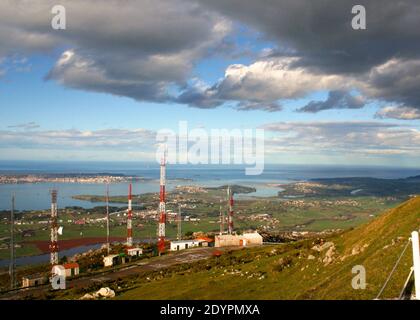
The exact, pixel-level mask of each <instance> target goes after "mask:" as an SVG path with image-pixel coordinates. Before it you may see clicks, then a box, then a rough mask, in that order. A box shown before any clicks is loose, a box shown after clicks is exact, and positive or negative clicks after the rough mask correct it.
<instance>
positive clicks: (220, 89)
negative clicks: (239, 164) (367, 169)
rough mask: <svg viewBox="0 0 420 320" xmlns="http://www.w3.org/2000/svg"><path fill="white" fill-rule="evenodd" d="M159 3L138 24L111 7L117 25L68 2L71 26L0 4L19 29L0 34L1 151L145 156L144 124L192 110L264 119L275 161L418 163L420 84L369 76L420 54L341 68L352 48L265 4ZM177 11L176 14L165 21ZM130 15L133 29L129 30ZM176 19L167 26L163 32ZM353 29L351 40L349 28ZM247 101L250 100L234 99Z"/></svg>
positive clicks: (6, 22)
mask: <svg viewBox="0 0 420 320" xmlns="http://www.w3.org/2000/svg"><path fill="white" fill-rule="evenodd" d="M129 2H130V1H129ZM140 2H141V1H140ZM158 2H161V3H160V5H161V6H164V7H158V5H156V6H157V7H156V8H167V10H166V9H165V10H157V9H156V8H154V5H153V2H149V1H144V3H143V7H142V8H143V9H144V8H146V7H144V6H148V7H147V10H143V11H148V10H149V11H150V12H155V13H156V15H161V16H162V17H161V18H162V19H167V21H169V22H168V23H167V24H168V25H167V26H166V25H163V26H159V25H158V24H156V23H155V21H153V19H149V18H148V17H146V16H145V17H143V18H144V19H143V20H142V21H141V22H139V23H138V25H137V24H136V23H134V22H132V21H131V23H128V22H127V19H126V18H128V17H130V16H131V15H132V14H133V13H132V11H134V12H135V10H134V9H136V8H137V6H138V4H136V2H130V5H131V6H132V9H133V10H130V7H128V8H127V10H125V9H122V10H121V12H118V13H117V14H116V15H115V16H114V17H112V18H111V20H112V21H111V22H110V23H109V25H115V27H114V29H115V30H119V32H118V33H116V35H114V34H113V30H114V29H111V28H108V26H107V25H106V22H103V23H104V25H103V26H101V22H99V25H98V26H94V27H93V28H91V29H87V30H86V31H83V28H79V26H80V25H81V26H83V23H86V24H89V23H90V22H88V21H91V20H92V17H97V15H100V14H103V13H104V12H108V11H107V10H109V12H112V10H113V8H112V5H104V6H103V7H102V8H101V9H100V10H98V11H97V12H94V11H92V10H91V11H86V10H85V9H84V8H86V6H87V4H84V3H83V2H82V1H73V2H66V1H65V6H67V7H68V9H69V10H68V12H73V15H68V17H67V20H68V28H67V29H66V30H63V31H57V30H52V29H49V28H48V23H49V19H50V14H49V12H48V10H47V9H48V8H49V6H48V1H47V4H45V2H41V1H40V2H35V3H36V4H35V5H34V8H35V9H34V11H35V12H38V13H39V12H43V11H42V10H44V9H45V10H46V11H45V12H44V13H43V14H44V15H45V19H44V20H45V23H46V24H47V25H46V26H43V25H42V22H40V21H44V20H43V19H41V18H40V17H38V20H37V19H35V18H34V17H33V16H25V14H28V15H29V14H30V10H28V12H26V13H25V14H23V13H21V12H20V13H19V12H17V10H18V8H17V7H13V5H10V4H6V5H5V4H2V8H0V9H2V10H1V11H2V12H3V14H4V16H3V19H1V18H2V17H1V16H0V21H2V22H1V23H0V27H3V28H4V29H5V30H6V28H8V29H7V30H9V29H10V30H13V32H15V33H14V34H16V35H17V36H16V37H17V38H19V37H20V36H21V37H22V39H24V40H22V41H21V42H19V43H17V42H14V41H12V40H11V39H10V38H8V37H7V35H6V36H5V35H2V34H0V41H1V42H0V43H3V45H2V46H4V47H2V48H0V118H1V119H2V121H1V123H0V150H1V151H0V160H1V159H7V160H13V159H16V160H31V159H32V160H63V159H74V160H104V161H105V160H139V161H140V160H149V159H150V158H151V157H153V156H152V155H153V152H154V149H153V144H154V143H153V134H154V133H155V132H156V131H158V130H160V129H163V128H171V129H173V130H177V128H178V123H179V121H188V125H189V127H190V128H194V127H203V128H205V129H207V130H210V129H217V128H226V129H235V128H239V129H247V128H252V129H256V128H263V129H264V130H265V132H266V139H267V141H266V159H267V162H270V163H308V164H311V163H337V164H379V165H381V164H385V165H394V166H399V165H403V166H417V163H419V162H418V161H419V160H420V146H419V144H420V122H419V121H420V120H419V119H420V113H419V108H418V106H417V105H416V101H417V100H416V99H417V97H416V96H413V93H412V91H408V90H406V89H405V88H403V87H398V86H397V85H396V86H395V87H396V89H395V90H397V89H398V90H400V91H401V92H391V91H392V90H390V91H386V89H385V88H382V87H381V84H382V83H383V82H381V81H378V79H376V78H375V77H378V76H384V77H385V76H388V75H389V74H393V72H397V71H398V70H396V69H398V68H402V67H404V66H405V65H407V66H408V68H407V69H408V70H411V69H412V70H413V71H414V70H416V68H417V66H418V65H420V64H417V60H415V59H414V60H413V59H412V58H410V59H411V60H410V59H408V58H407V59H403V58H399V59H401V60H398V61H397V62H398V63H392V62H393V61H395V59H396V58H395V55H393V54H392V53H390V54H389V57H386V58H385V59H384V58H383V57H381V59H380V60H379V59H378V61H376V62H375V61H374V60H375V59H374V58H375V57H374V56H373V58H371V60H372V61H373V62H372V63H371V64H369V65H366V66H365V67H364V69H363V70H359V69H357V70H356V69H354V70H351V69H350V70H348V68H349V67H348V66H347V65H346V63H347V62H346V61H347V60H343V61H342V62H340V61H337V59H336V57H333V58H332V59H331V63H330V61H329V60H327V61H326V62H324V61H319V62H318V60H319V57H318V55H317V56H315V55H314V54H315V53H314V52H315V50H313V48H311V47H309V48H308V47H305V45H306V44H305V45H302V44H301V43H300V42H299V41H300V39H299V38H298V36H300V35H298V34H296V33H291V34H288V32H289V31H290V30H288V29H284V30H283V31H282V30H281V28H282V26H281V25H280V26H276V28H273V27H272V26H271V25H270V23H274V22H271V21H270V17H267V14H265V16H262V17H261V19H260V20H258V19H259V16H258V11H256V15H255V17H253V18H252V19H250V18H249V15H248V14H247V11H246V10H247V9H249V10H250V11H252V9H253V8H252V5H251V4H249V2H246V3H244V5H243V8H241V10H239V11H238V12H237V13H235V14H232V13H231V11H230V9H229V8H228V7H226V8H225V7H224V6H223V5H222V4H219V3H218V2H217V1H216V2H215V3H217V4H215V5H214V7H212V6H207V5H203V4H202V3H201V1H183V0H177V1H175V2H173V3H170V2H168V1H165V0H161V1H158ZM191 2H192V3H193V4H191ZM228 2H229V1H228ZM174 3H176V4H177V5H178V7H176V8H175V7H173V6H175V4H174ZM232 3H235V1H232ZM285 3H286V2H285ZM284 5H286V4H284ZM190 6H192V7H190ZM247 6H248V7H249V8H247ZM179 8H184V9H185V10H183V11H182V13H181V11H179V12H178V11H177V10H179ZM302 8H303V7H302ZM70 9H71V10H70ZM101 10H103V12H101ZM156 10H157V11H156ZM174 10H175V11H176V12H178V13H177V14H178V15H184V17H183V18H182V17H181V18H182V19H180V20H179V21H178V20H176V19H174V20H172V19H171V18H172V15H173V14H174V13H173V11H174ZM190 10H191V12H194V14H193V13H190ZM194 10H195V11H194ZM197 10H198V11H197ZM242 11H243V12H242ZM138 12H139V14H141V13H140V11H138ZM197 12H198V14H197ZM7 14H9V15H10V16H13V14H15V15H16V16H15V17H16V19H11V18H8V16H6V15H7ZM291 14H293V12H292V13H291ZM309 14H310V13H309ZM314 14H317V13H316V11H314ZM194 15H196V16H198V17H199V18H200V19H198V20H197V17H196V16H194ZM41 16H43V15H41ZM264 17H265V18H264ZM24 19H25V20H24ZM139 19H140V18H139ZM296 19H298V18H296ZM299 19H300V18H299ZM23 21H25V23H24V22H23ZM72 21H73V23H72ZM180 21H181V22H180ZM182 21H183V22H182ZM275 23H278V22H277V21H276V22H275ZM296 23H298V21H297V22H296ZM125 24H126V25H125ZM72 25H73V27H72ZM184 25H191V27H190V28H188V29H187V30H185V29H184ZM133 28H134V31H136V32H137V34H136V33H133V34H131V30H133ZM178 28H179V29H180V30H181V31H180V32H175V33H174V34H175V35H176V36H172V38H174V37H176V39H172V38H170V37H168V38H166V36H165V35H166V34H167V33H168V32H170V31H171V30H173V29H174V30H177V29H178ZM303 29H305V28H303ZM209 30H210V31H209ZM279 30H280V31H281V32H278V34H277V31H279ZM337 32H340V30H337ZM342 32H344V31H342ZM345 32H347V30H346V31H345ZM90 33H91V34H90ZM183 33H185V34H183ZM189 33H191V34H189ZM122 35H123V36H122ZM178 36H179V39H178ZM303 36H305V35H302V37H303ZM318 36H319V37H322V36H323V35H322V34H320V35H318ZM328 36H329V35H328ZM376 36H378V35H376ZM1 37H5V38H4V39H1ZM125 37H126V38H125ZM326 37H327V35H325V38H326ZM354 37H357V36H356V35H355V36H354ZM38 38H39V39H38ZM161 38H162V39H161ZM29 39H31V40H29ZM34 39H35V40H34ZM320 39H321V41H320V43H322V42H323V41H322V40H323V38H320ZM25 41H27V43H26V42H25ZM352 41H354V42H355V44H356V46H357V44H358V42H357V41H358V40H357V39H356V40H354V39H352ZM384 41H385V40H384ZM8 42H9V43H8ZM324 46H325V48H323V47H320V48H317V50H318V51H319V50H320V51H321V52H322V50H325V52H326V53H328V52H330V50H331V48H327V47H328V46H330V42H327V41H326V44H324ZM344 47H346V46H344ZM337 48H340V47H339V44H337ZM343 50H344V49H343ZM348 50H351V49H348ZM368 50H369V48H368ZM402 52H403V54H404V51H403V50H402ZM408 53H409V52H408ZM408 53H407V55H408ZM348 54H349V56H350V57H351V52H348ZM372 54H373V55H374V54H376V53H375V51H374V50H373V48H372ZM403 54H402V55H403ZM313 57H316V59H318V60H316V59H314V58H313ZM419 59H420V58H419ZM315 60H316V61H317V62H312V61H315ZM307 61H310V62H307ZM419 61H420V60H419ZM311 63H315V65H311ZM369 63H370V62H369ZM333 64H336V65H333ZM342 69H343V70H344V69H346V70H345V71H344V72H343V71H342ZM394 69H395V70H394ZM401 74H405V73H401ZM407 76H408V77H409V75H407ZM410 79H413V78H412V77H411V78H410ZM410 81H411V80H410ZM401 83H406V82H404V81H401ZM415 85H416V84H414V87H415ZM410 86H411V87H413V84H410ZM404 92H406V93H407V94H406V95H404ZM242 106H244V108H246V109H248V110H247V111H242V110H239V109H240V108H241V107H242ZM269 106H273V108H276V110H275V111H273V109H270V110H269V109H268V107H269ZM280 106H281V107H280ZM270 108H271V107H270ZM298 109H301V110H300V111H298ZM270 111H271V112H270ZM337 124H339V125H337ZM140 129H141V130H144V132H143V131H142V133H141V134H140V135H139V137H138V139H144V141H143V142H133V141H134V138H133V135H134V134H137V133H136V132H137V131H136V130H140ZM57 136H59V137H60V139H62V140H60V139H57V138H55V137H57ZM87 136H89V139H87V138H86V137H87ZM285 136H287V138H285ZM63 141H64V144H63ZM101 141H105V142H104V143H103V144H101ZM107 141H109V142H110V143H107ZM136 148H144V150H136ZM127 151H129V152H127Z"/></svg>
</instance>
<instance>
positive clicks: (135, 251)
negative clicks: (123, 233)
mask: <svg viewBox="0 0 420 320" xmlns="http://www.w3.org/2000/svg"><path fill="white" fill-rule="evenodd" d="M142 254H143V249H142V248H138V247H136V248H129V249H127V255H128V256H130V257H138V256H140V255H142Z"/></svg>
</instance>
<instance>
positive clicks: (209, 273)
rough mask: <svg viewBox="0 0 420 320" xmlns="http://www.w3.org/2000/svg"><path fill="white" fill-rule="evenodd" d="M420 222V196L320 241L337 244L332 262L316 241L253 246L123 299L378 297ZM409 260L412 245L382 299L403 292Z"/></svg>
mask: <svg viewBox="0 0 420 320" xmlns="http://www.w3.org/2000/svg"><path fill="white" fill-rule="evenodd" d="M419 225H420V197H416V198H413V199H411V200H409V201H407V202H405V203H403V204H401V205H399V206H398V207H396V208H394V209H391V210H389V211H387V212H386V213H384V214H383V215H381V216H380V217H378V218H377V219H375V220H374V221H371V222H370V223H368V224H365V225H362V226H360V227H358V228H356V229H353V230H350V231H347V232H344V233H342V234H340V235H336V236H333V237H331V238H329V239H322V241H323V242H324V243H325V242H333V243H334V246H335V250H334V254H333V255H332V262H331V263H329V264H326V263H324V262H323V260H324V258H325V255H326V251H327V250H324V251H322V252H317V251H315V250H313V249H312V247H313V246H314V245H316V244H318V242H317V241H316V240H310V241H301V242H297V243H292V244H283V245H275V246H273V245H271V246H263V247H258V248H247V249H243V250H238V251H234V252H231V253H229V254H225V255H223V256H222V257H220V258H211V259H209V260H208V261H205V262H203V261H202V262H199V263H195V264H190V265H188V266H183V267H182V268H179V267H178V268H172V269H168V270H165V271H164V272H163V273H162V274H160V275H159V276H157V277H152V278H144V277H139V278H138V280H137V281H135V280H134V281H133V282H132V284H133V285H132V287H131V288H127V289H126V290H124V291H121V292H119V293H118V295H117V299H373V298H375V297H376V295H377V293H378V292H379V290H380V288H381V286H382V285H383V283H384V282H385V280H386V278H387V276H388V275H389V273H390V271H391V269H392V267H393V265H394V263H395V262H396V260H397V258H398V256H399V254H400V253H401V251H402V249H403V248H404V246H405V244H406V243H407V241H408V238H409V236H410V233H411V232H412V231H413V230H416V229H418V227H419ZM322 241H321V243H322ZM311 255H312V256H313V257H314V259H308V257H309V256H311ZM311 258H312V257H311ZM355 265H363V266H364V267H365V269H366V280H367V287H366V289H365V290H360V289H359V290H355V289H353V288H352V286H351V281H352V278H353V277H354V276H355V275H354V274H352V268H353V267H354V266H355ZM411 265H412V257H411V248H409V249H408V250H407V251H406V253H405V255H404V256H403V259H402V261H401V263H400V265H399V267H398V268H397V270H396V272H395V273H394V275H393V277H392V278H391V280H390V282H389V284H388V286H387V288H386V290H385V291H384V293H383V295H382V297H381V298H384V299H385V298H388V299H392V298H396V297H398V295H399V292H400V290H401V289H402V286H403V284H404V281H405V279H406V277H407V275H408V272H409V268H410V267H411ZM162 288H167V290H162Z"/></svg>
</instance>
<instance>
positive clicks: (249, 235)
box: [243, 232, 262, 238]
mask: <svg viewBox="0 0 420 320" xmlns="http://www.w3.org/2000/svg"><path fill="white" fill-rule="evenodd" d="M243 236H244V237H246V238H262V236H261V235H260V234H259V233H258V232H252V233H244V234H243Z"/></svg>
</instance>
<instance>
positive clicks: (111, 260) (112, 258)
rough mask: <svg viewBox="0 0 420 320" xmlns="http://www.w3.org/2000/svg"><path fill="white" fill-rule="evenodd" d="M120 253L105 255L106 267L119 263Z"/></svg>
mask: <svg viewBox="0 0 420 320" xmlns="http://www.w3.org/2000/svg"><path fill="white" fill-rule="evenodd" d="M118 261H119V255H118V254H110V255H108V256H106V257H104V266H105V267H113V266H115V265H117V264H118Z"/></svg>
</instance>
